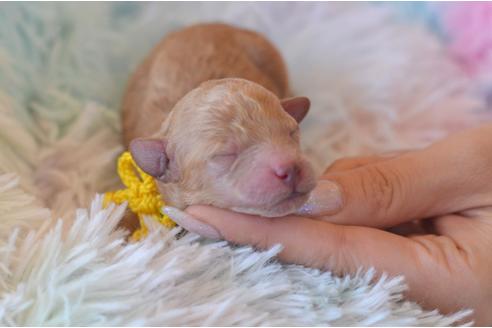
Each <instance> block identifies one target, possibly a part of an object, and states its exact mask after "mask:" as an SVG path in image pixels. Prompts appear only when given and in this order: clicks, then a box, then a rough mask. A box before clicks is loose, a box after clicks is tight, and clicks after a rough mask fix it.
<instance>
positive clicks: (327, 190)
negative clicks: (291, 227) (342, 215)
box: [297, 180, 343, 216]
mask: <svg viewBox="0 0 492 328" xmlns="http://www.w3.org/2000/svg"><path fill="white" fill-rule="evenodd" d="M342 206H343V197H342V191H341V189H340V187H339V185H338V184H337V183H335V182H332V181H329V180H320V181H319V182H318V184H317V185H316V188H314V190H313V191H312V192H311V194H310V195H309V198H308V200H307V201H306V203H304V205H302V207H301V208H300V209H299V210H298V211H297V214H300V215H306V216H320V215H331V214H335V213H337V212H338V211H340V210H341V209H342Z"/></svg>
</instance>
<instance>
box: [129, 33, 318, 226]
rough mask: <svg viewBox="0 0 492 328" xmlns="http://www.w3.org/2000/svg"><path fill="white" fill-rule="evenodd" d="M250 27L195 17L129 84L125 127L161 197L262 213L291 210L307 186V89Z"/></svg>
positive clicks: (310, 180)
mask: <svg viewBox="0 0 492 328" xmlns="http://www.w3.org/2000/svg"><path fill="white" fill-rule="evenodd" d="M288 93H289V92H288V82H287V71H286V67H285V64H284V62H283V60H282V57H281V56H280V54H279V53H278V51H277V50H276V49H275V47H274V46H273V45H272V44H271V43H270V42H269V41H268V40H266V39H265V38H263V37H262V36H260V35H259V34H257V33H254V32H251V31H248V30H244V29H238V28H235V27H232V26H228V25H224V24H201V25H195V26H191V27H189V28H185V29H183V30H180V31H177V32H174V33H171V34H170V35H168V36H167V37H166V38H165V39H164V40H162V41H161V42H160V43H159V44H158V45H157V47H156V48H155V49H154V50H153V51H152V52H151V54H150V55H149V57H148V58H147V59H146V60H145V61H144V62H143V63H142V64H141V66H140V67H139V68H138V69H137V71H136V72H135V73H134V75H133V76H132V78H131V79H130V82H129V84H128V87H127V90H126V94H125V98H124V104H123V134H124V139H125V140H124V141H125V144H126V145H127V146H128V147H129V149H130V151H131V153H132V155H133V157H134V159H135V161H136V162H137V163H138V164H139V166H140V167H141V168H142V169H143V170H144V171H145V172H147V173H148V174H150V175H152V176H153V177H155V179H156V181H157V183H158V187H159V190H160V192H161V194H162V195H163V197H164V199H165V200H166V202H167V203H169V204H170V205H172V206H175V207H178V208H184V207H186V206H189V205H192V204H210V205H215V206H218V207H223V208H230V209H233V210H235V211H240V212H245V213H254V214H259V215H263V216H270V217H271V216H283V215H286V214H289V213H292V212H294V211H296V210H297V209H298V208H299V207H300V206H301V205H302V204H303V203H304V202H305V201H306V200H307V197H308V194H309V192H310V191H311V190H312V189H313V188H314V185H315V179H314V173H313V170H312V168H311V165H310V164H309V163H308V161H307V160H306V159H305V158H304V156H303V154H302V153H301V150H300V144H299V127H298V123H299V122H300V121H301V120H302V119H303V118H304V117H305V115H306V114H307V111H308V109H309V105H310V103H309V100H308V99H307V98H305V97H297V98H288V99H285V97H286V96H287V95H288Z"/></svg>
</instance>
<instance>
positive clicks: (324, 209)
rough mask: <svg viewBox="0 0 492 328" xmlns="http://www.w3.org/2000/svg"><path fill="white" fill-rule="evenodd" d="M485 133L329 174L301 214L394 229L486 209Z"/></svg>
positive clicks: (491, 159)
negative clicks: (419, 220)
mask: <svg viewBox="0 0 492 328" xmlns="http://www.w3.org/2000/svg"><path fill="white" fill-rule="evenodd" d="M488 131H490V129H489V130H488ZM483 133H484V129H477V130H474V131H471V132H468V133H464V134H460V135H456V136H454V137H452V138H449V139H447V140H445V141H442V142H439V143H436V144H434V145H433V146H431V147H429V148H427V149H423V150H419V151H415V152H411V153H406V154H404V155H401V156H398V157H394V158H391V159H388V160H384V161H377V162H375V163H370V164H368V165H363V166H360V167H356V168H354V169H349V170H346V171H344V170H342V171H334V172H333V171H328V173H327V174H326V175H324V176H323V177H322V179H321V180H320V183H319V186H318V187H317V188H316V189H315V190H314V191H313V193H312V196H311V198H310V200H309V201H308V202H307V203H306V204H305V206H303V208H302V209H301V210H300V213H299V214H301V215H307V216H317V217H322V219H324V220H326V221H329V222H333V223H343V224H352V225H366V226H374V227H390V226H394V225H397V224H400V223H404V222H407V221H411V220H414V219H423V218H427V217H432V216H436V215H442V214H447V213H453V212H457V211H461V210H465V209H468V208H471V207H479V206H483V205H486V203H487V199H490V197H491V191H490V188H488V187H487V186H488V185H489V183H488V182H491V181H492V173H491V170H490V169H489V168H490V166H491V165H492V156H490V155H488V154H489V153H491V151H492V147H491V146H492V143H491V142H489V141H488V139H485V138H484V136H483ZM484 140H486V141H485V142H484ZM457 150H459V151H457ZM334 199H337V200H338V201H336V202H335V201H334ZM333 204H335V205H337V206H334V205H333ZM327 205H328V206H327Z"/></svg>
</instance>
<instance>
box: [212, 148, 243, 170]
mask: <svg viewBox="0 0 492 328" xmlns="http://www.w3.org/2000/svg"><path fill="white" fill-rule="evenodd" d="M237 157H238V153H237V152H220V153H217V154H215V155H213V156H212V157H211V158H210V162H209V163H210V164H211V166H212V167H213V168H214V169H215V170H217V173H225V172H226V171H227V170H229V169H230V168H231V166H232V165H233V164H234V162H235V161H236V159H237Z"/></svg>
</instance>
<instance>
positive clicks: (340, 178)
mask: <svg viewBox="0 0 492 328" xmlns="http://www.w3.org/2000/svg"><path fill="white" fill-rule="evenodd" d="M324 189H325V190H324ZM327 195H328V198H327ZM310 205H311V206H309V207H305V208H304V209H303V212H304V214H305V215H310V216H311V217H306V216H298V215H292V216H288V217H284V218H263V217H258V216H251V215H245V214H239V213H234V212H230V211H227V210H223V209H217V208H213V207H209V206H192V207H190V208H188V209H187V210H186V213H185V212H180V211H176V210H175V209H168V214H170V215H171V216H172V217H173V218H174V219H176V221H177V222H178V223H179V224H180V225H181V226H183V227H184V228H186V229H188V230H190V231H194V232H196V233H198V234H201V235H203V236H205V237H211V238H216V239H226V240H228V241H231V242H234V243H237V244H249V245H254V246H256V247H257V248H260V249H265V248H269V247H271V246H273V245H275V244H282V245H283V246H284V248H283V251H282V252H281V253H280V254H279V259H280V260H282V261H285V262H289V263H297V264H303V265H306V266H309V267H316V268H320V269H323V270H330V271H333V272H335V273H337V274H347V273H355V272H356V271H357V270H358V269H359V268H360V267H363V268H369V267H375V268H376V269H377V270H378V271H379V272H383V271H384V272H387V273H389V274H391V275H400V274H402V275H404V276H405V278H406V280H407V283H408V285H409V290H408V293H407V296H408V297H409V298H410V299H412V300H414V301H416V302H418V303H419V304H421V305H422V306H424V307H425V308H438V309H439V310H440V311H441V312H443V313H449V312H453V311H457V310H460V309H464V308H472V309H474V311H475V313H474V319H475V323H476V324H481V325H485V324H490V323H492V311H491V306H492V255H491V254H492V125H487V126H484V127H481V128H479V129H474V130H470V131H467V132H465V133H461V134H458V135H455V136H452V137H449V138H448V139H445V140H443V141H441V142H438V143H436V144H434V145H432V146H430V147H428V148H426V149H423V150H418V151H413V152H407V153H403V154H400V155H396V156H393V157H390V156H385V157H381V156H372V157H365V158H360V157H359V158H348V159H342V160H340V161H337V162H335V163H334V164H333V165H332V166H330V167H329V168H328V169H327V171H326V173H325V174H324V175H323V177H322V180H321V181H320V184H319V188H317V190H315V192H314V193H313V197H312V200H311V202H310ZM415 220H421V221H419V222H417V223H416V222H415ZM383 228H390V229H392V230H393V232H390V231H385V230H382V229H383ZM398 230H399V231H398Z"/></svg>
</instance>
